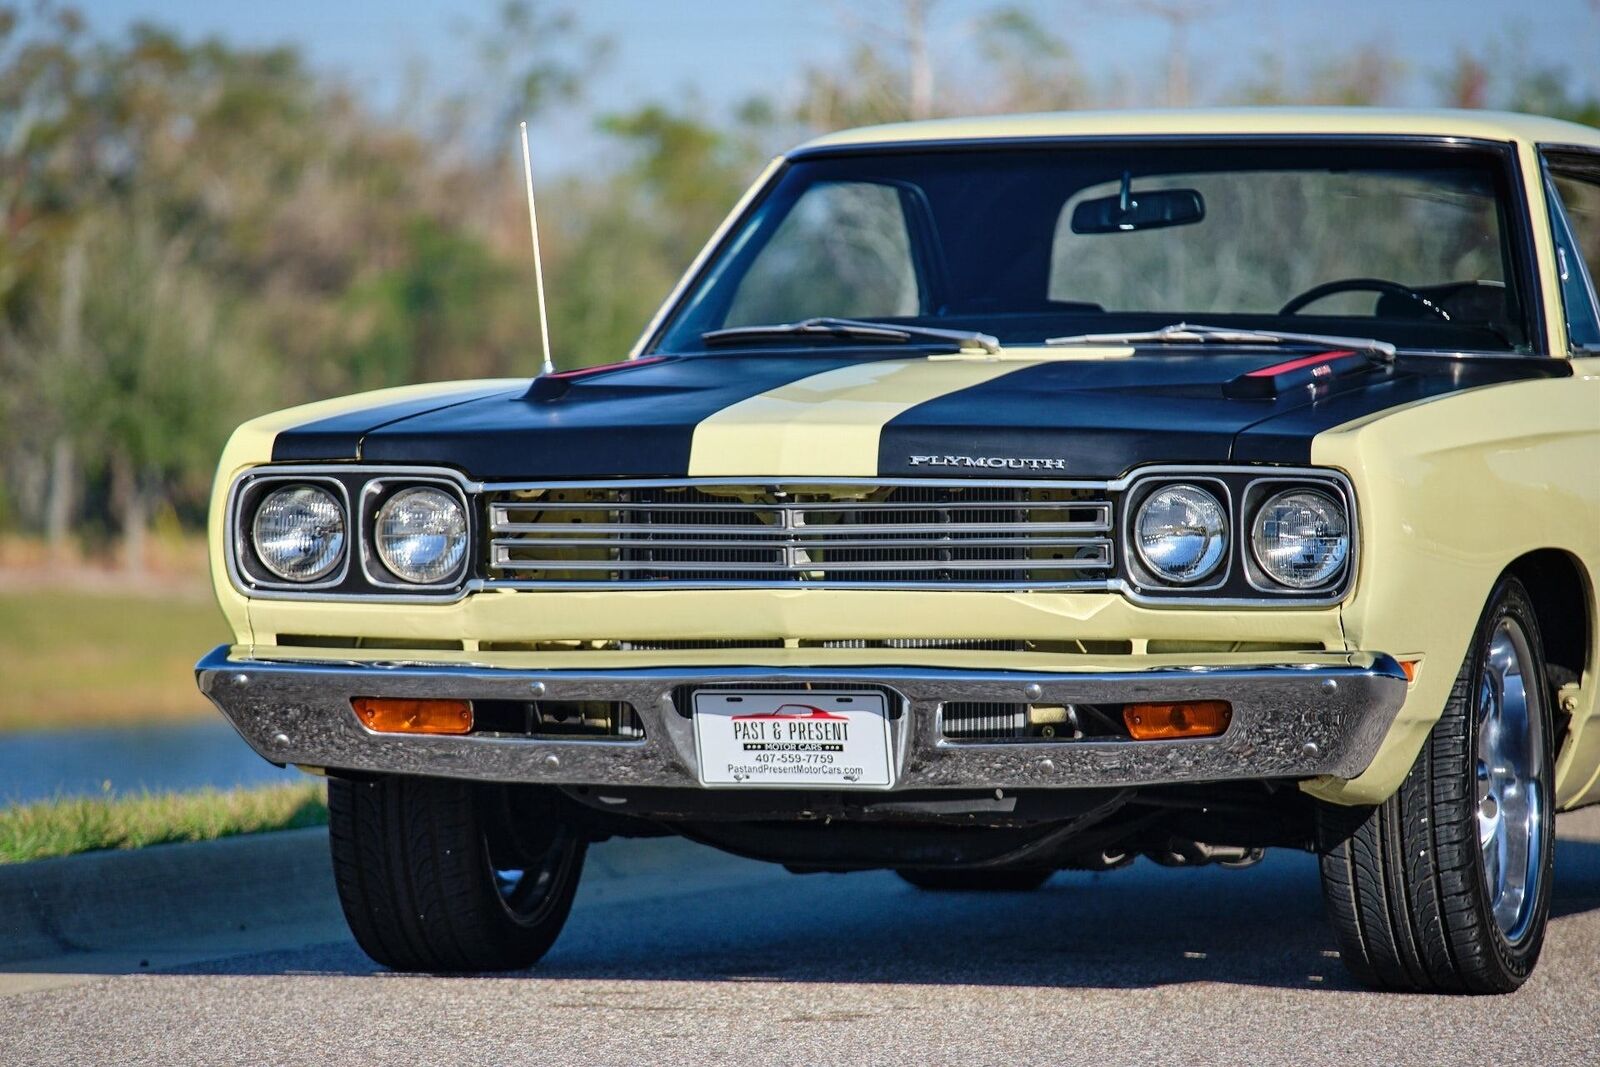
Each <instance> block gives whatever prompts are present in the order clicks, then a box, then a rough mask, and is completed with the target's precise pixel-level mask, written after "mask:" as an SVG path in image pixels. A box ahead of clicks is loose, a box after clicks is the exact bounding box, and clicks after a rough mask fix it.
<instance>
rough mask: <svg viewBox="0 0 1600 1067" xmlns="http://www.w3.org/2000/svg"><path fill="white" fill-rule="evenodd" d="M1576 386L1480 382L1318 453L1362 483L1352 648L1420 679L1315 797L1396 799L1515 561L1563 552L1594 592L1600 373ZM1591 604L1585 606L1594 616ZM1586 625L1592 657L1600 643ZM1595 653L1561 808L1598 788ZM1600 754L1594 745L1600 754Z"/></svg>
mask: <svg viewBox="0 0 1600 1067" xmlns="http://www.w3.org/2000/svg"><path fill="white" fill-rule="evenodd" d="M1589 363H1600V361H1597V360H1583V361H1575V365H1574V366H1575V370H1577V371H1578V373H1576V374H1574V375H1573V376H1572V377H1564V378H1554V379H1543V380H1537V381H1520V382H1512V383H1507V384H1504V385H1493V386H1485V387H1483V388H1480V389H1471V390H1466V391H1463V392H1459V393H1452V394H1449V395H1446V396H1443V397H1438V398H1434V399H1430V400H1424V401H1419V402H1417V403H1415V404H1410V405H1406V406H1404V407H1401V408H1396V409H1392V410H1390V411H1387V412H1384V413H1381V414H1379V415H1376V416H1372V417H1369V418H1366V419H1362V420H1359V421H1356V422H1351V423H1347V424H1345V425H1343V426H1337V427H1335V428H1333V429H1331V430H1328V431H1326V432H1324V433H1322V434H1319V435H1318V436H1317V437H1316V438H1315V439H1314V440H1313V441H1312V448H1311V458H1312V462H1313V463H1315V464H1317V465H1319V466H1329V467H1335V468H1338V469H1340V470H1343V471H1344V472H1345V473H1346V474H1348V475H1349V476H1350V478H1351V480H1352V482H1353V483H1354V485H1355V489H1356V495H1357V499H1358V500H1359V502H1360V510H1361V523H1362V529H1361V537H1362V552H1361V562H1360V571H1359V573H1358V575H1357V579H1356V587H1355V590H1354V593H1353V595H1352V596H1351V598H1350V599H1349V600H1348V601H1347V602H1346V604H1345V606H1344V609H1343V612H1342V618H1343V624H1344V628H1345V636H1346V639H1347V640H1348V641H1349V642H1350V645H1351V647H1355V648H1382V649H1384V650H1386V651H1388V652H1390V653H1392V654H1394V655H1395V656H1396V657H1398V658H1400V659H1402V660H1404V659H1417V660H1418V664H1417V671H1416V677H1415V680H1414V681H1413V683H1412V684H1411V687H1410V689H1409V691H1408V693H1407V697H1406V701H1405V704H1404V705H1403V706H1402V708H1401V709H1400V714H1399V715H1398V716H1397V717H1396V719H1395V722H1394V725H1393V727H1392V728H1391V730H1390V732H1389V736H1388V738H1387V739H1386V740H1385V742H1384V744H1383V746H1382V747H1381V748H1380V750H1379V753H1378V756H1377V758H1376V759H1375V760H1374V761H1373V763H1372V765H1371V766H1370V767H1369V768H1368V769H1367V770H1366V772H1365V773H1363V774H1362V775H1360V776H1359V777H1357V778H1355V779H1352V780H1350V781H1338V780H1332V779H1321V780H1318V781H1315V782H1311V783H1307V785H1306V787H1305V788H1306V789H1307V791H1308V792H1310V793H1312V794H1313V795H1315V796H1318V797H1321V798H1323V799H1326V800H1329V801H1333V802H1335V803H1340V804H1374V803H1378V802H1380V801H1382V800H1383V799H1385V798H1386V797H1388V796H1389V795H1390V794H1392V793H1393V792H1394V791H1395V790H1396V789H1397V788H1398V787H1399V785H1400V783H1401V781H1402V780H1403V779H1404V778H1405V775H1406V772H1407V771H1408V770H1409V769H1410V767H1411V765H1412V763H1414V762H1415V760H1416V757H1417V753H1418V751H1420V749H1421V747H1422V744H1423V742H1424V741H1425V740H1426V738H1427V736H1428V732H1429V731H1430V730H1431V729H1432V728H1433V724H1434V723H1435V722H1437V721H1438V718H1439V716H1440V714H1441V712H1442V711H1443V709H1444V705H1445V701H1446V700H1447V699H1448V696H1449V692H1450V687H1451V684H1452V683H1453V682H1454V680H1455V677H1456V675H1457V674H1458V673H1459V671H1460V669H1461V665H1462V663H1463V661H1464V660H1465V658H1466V655H1467V651H1468V647H1467V646H1468V643H1469V641H1470V639H1471V635H1472V633H1473V631H1474V629H1475V627H1476V624H1477V622H1478V618H1479V616H1480V615H1481V614H1482V612H1483V609H1484V606H1485V603H1486V601H1487V599H1488V597H1489V592H1490V590H1491V589H1492V587H1493V585H1494V583H1495V581H1496V579H1498V578H1499V576H1500V575H1501V574H1502V573H1503V572H1504V571H1505V569H1506V567H1507V566H1508V565H1509V564H1510V563H1511V562H1512V561H1513V560H1515V559H1517V558H1518V557H1519V556H1522V555H1524V554H1525V553H1528V552H1531V551H1534V550H1536V549H1542V548H1558V549H1562V550H1565V551H1566V552H1568V553H1570V554H1571V555H1572V556H1574V557H1576V558H1577V559H1578V561H1579V563H1580V565H1581V566H1582V567H1584V568H1585V569H1586V570H1587V572H1588V574H1589V576H1590V578H1591V581H1590V582H1589V587H1590V589H1591V590H1592V589H1593V587H1594V582H1593V580H1592V579H1593V576H1594V575H1596V574H1600V473H1597V466H1600V367H1596V368H1594V369H1593V370H1588V371H1587V373H1585V369H1586V368H1585V367H1584V366H1583V365H1585V364H1589ZM1592 617H1593V606H1592V605H1591V618H1592ZM1594 629H1595V628H1594V627H1591V645H1593V644H1594V642H1595V636H1594ZM1597 652H1600V649H1596V648H1593V647H1591V649H1590V650H1589V655H1588V669H1587V672H1586V677H1585V679H1584V683H1583V689H1582V692H1583V694H1585V696H1584V702H1585V703H1586V705H1587V706H1586V707H1580V709H1579V711H1578V713H1577V714H1575V715H1574V716H1573V723H1572V727H1573V729H1572V734H1571V735H1570V736H1569V741H1568V744H1567V746H1566V748H1565V750H1564V753H1563V758H1562V759H1561V760H1560V762H1559V763H1558V765H1557V778H1556V795H1557V801H1558V803H1560V804H1562V805H1563V806H1571V805H1573V804H1574V803H1575V802H1577V801H1578V800H1579V799H1580V798H1581V797H1582V796H1583V795H1585V794H1586V793H1588V792H1589V791H1590V789H1591V786H1592V782H1593V779H1594V778H1595V776H1596V771H1597V768H1596V767H1595V766H1592V765H1591V764H1593V763H1594V762H1595V761H1594V759H1593V758H1585V759H1582V760H1579V759H1573V758H1572V755H1573V753H1575V752H1577V751H1579V750H1580V749H1579V746H1578V745H1577V743H1576V742H1577V741H1578V739H1579V735H1580V734H1581V732H1583V731H1585V730H1589V729H1593V730H1597V731H1600V723H1597V722H1596V721H1595V720H1596V707H1595V700H1594V693H1595V690H1596V685H1595V681H1594V677H1593V675H1594V665H1595V663H1596V659H1597ZM1594 747H1595V746H1584V747H1583V750H1585V751H1588V750H1592V749H1593V748H1594Z"/></svg>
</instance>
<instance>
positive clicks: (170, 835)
mask: <svg viewBox="0 0 1600 1067" xmlns="http://www.w3.org/2000/svg"><path fill="white" fill-rule="evenodd" d="M326 798H327V791H326V789H325V788H324V786H323V783H321V782H302V783H297V784H295V785H279V786H267V787H265V788H260V789H234V790H226V791H220V790H216V789H203V790H200V791H198V792H193V793H146V794H143V795H138V796H126V797H68V798H63V799H60V800H46V801H41V802H39V803H35V804H21V805H17V806H16V807H11V808H0V863H25V862H27V861H29V860H39V859H46V858H48V857H51V856H71V855H75V854H77V853H79V852H96V851H99V850H101V849H112V848H143V847H145V846H146V845H163V844H169V843H172V842H176V841H212V840H215V839H217V838H219V837H233V836H235V835H237V834H254V833H261V832H264V831H267V830H294V829H298V828H300V827H303V826H326V825H327V823H328V805H327V799H326Z"/></svg>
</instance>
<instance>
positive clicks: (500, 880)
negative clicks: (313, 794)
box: [328, 777, 586, 972]
mask: <svg viewBox="0 0 1600 1067" xmlns="http://www.w3.org/2000/svg"><path fill="white" fill-rule="evenodd" d="M328 815H329V827H328V830H329V833H328V839H329V841H330V843H331V847H332V852H333V875H334V882H335V884H336V885H337V887H338V891H339V902H340V904H342V905H343V907H344V914H345V919H346V920H347V921H348V922H349V924H350V931H351V933H353V934H354V935H355V938H356V942H357V943H358V944H359V945H360V946H361V948H362V950H363V951H365V952H366V954H367V955H369V956H371V957H372V958H373V959H374V960H375V961H377V962H378V963H380V964H382V965H384V966H385V967H389V968H392V969H394V970H398V971H432V972H445V971H505V970H517V969H521V968H524V967H530V966H532V965H533V964H534V963H536V962H537V961H538V960H539V958H540V957H542V956H543V955H544V954H545V953H546V952H547V951H549V949H550V946H551V945H552V944H553V943H554V942H555V939H556V935H557V934H559V933H560V932H561V927H562V926H563V925H564V924H565V923H566V921H567V913H568V912H569V911H570V910H571V908H572V897H573V894H574V893H575V892H576V890H577V887H578V878H579V876H580V874H581V873H582V871H583V859H584V852H585V848H586V842H585V839H584V837H583V836H582V835H581V834H580V833H579V832H578V831H577V830H576V828H574V827H573V826H572V825H571V824H570V823H569V822H568V821H567V820H565V819H563V818H561V816H560V815H559V813H558V812H557V811H555V810H554V809H553V808H551V807H550V806H549V805H548V802H547V801H545V800H544V795H543V794H541V793H539V792H538V791H536V790H526V789H524V790H516V789H510V788H503V787H497V786H482V785H473V784H469V783H465V782H454V781H446V780H442V779H432V778H400V777H386V778H378V779H373V780H369V781H349V780H345V779H340V778H331V779H329V781H328ZM514 864H515V865H520V866H519V867H517V868H516V870H517V871H519V872H520V873H521V875H522V877H521V878H512V877H510V876H509V875H502V874H497V867H498V868H500V869H501V870H502V871H508V872H509V871H511V870H512V869H513V867H512V865H514Z"/></svg>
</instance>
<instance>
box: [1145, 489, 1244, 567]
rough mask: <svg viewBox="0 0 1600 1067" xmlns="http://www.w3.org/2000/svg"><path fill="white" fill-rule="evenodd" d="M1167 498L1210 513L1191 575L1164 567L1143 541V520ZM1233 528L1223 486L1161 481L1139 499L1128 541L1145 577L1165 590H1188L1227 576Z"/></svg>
mask: <svg viewBox="0 0 1600 1067" xmlns="http://www.w3.org/2000/svg"><path fill="white" fill-rule="evenodd" d="M1196 481H1198V479H1197V480H1196ZM1168 497H1177V498H1188V500H1189V501H1190V502H1191V504H1192V505H1193V506H1194V507H1195V510H1197V511H1200V512H1207V511H1209V512H1212V513H1213V515H1212V516H1211V517H1212V518H1213V520H1214V521H1213V524H1212V527H1211V529H1210V530H1209V531H1208V533H1207V534H1206V535H1205V536H1206V538H1207V540H1206V541H1204V542H1202V545H1203V547H1202V549H1201V551H1202V556H1201V563H1200V564H1198V565H1197V566H1196V568H1195V569H1193V570H1192V572H1190V573H1186V574H1175V573H1173V572H1172V571H1171V570H1170V569H1165V568H1163V567H1162V566H1161V564H1160V563H1159V562H1158V561H1157V559H1156V558H1155V557H1154V555H1153V551H1152V547H1151V546H1150V545H1149V544H1147V543H1146V540H1145V520H1146V518H1148V517H1149V512H1150V508H1151V507H1153V506H1156V505H1157V504H1158V503H1159V502H1160V501H1162V500H1163V499H1164V498H1168ZM1232 525H1233V524H1232V519H1231V516H1230V514H1229V508H1228V502H1227V493H1226V490H1225V489H1224V488H1223V487H1221V486H1213V487H1212V488H1207V487H1206V486H1204V485H1199V484H1196V482H1192V481H1168V482H1161V483H1159V484H1155V485H1152V486H1150V487H1149V490H1148V491H1147V492H1145V493H1143V494H1142V495H1141V496H1140V497H1139V500H1138V503H1137V505H1136V506H1135V507H1134V510H1133V514H1132V516H1131V517H1130V520H1129V541H1130V542H1131V543H1132V545H1133V549H1134V552H1135V554H1136V555H1137V556H1138V558H1139V563H1140V565H1141V566H1142V567H1143V568H1144V570H1145V573H1146V576H1147V577H1148V578H1150V579H1153V580H1154V581H1155V582H1156V583H1157V584H1159V585H1161V586H1164V587H1168V588H1176V589H1191V588H1194V587H1197V586H1204V585H1206V584H1207V583H1208V582H1213V581H1215V580H1216V579H1217V577H1218V575H1219V574H1225V573H1226V571H1227V569H1228V563H1229V556H1230V554H1231V551H1232V548H1233V531H1232Z"/></svg>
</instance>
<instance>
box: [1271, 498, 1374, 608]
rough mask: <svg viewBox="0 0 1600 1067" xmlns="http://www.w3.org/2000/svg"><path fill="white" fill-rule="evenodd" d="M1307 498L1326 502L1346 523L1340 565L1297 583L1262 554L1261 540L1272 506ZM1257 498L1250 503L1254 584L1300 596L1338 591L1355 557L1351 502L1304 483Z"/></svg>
mask: <svg viewBox="0 0 1600 1067" xmlns="http://www.w3.org/2000/svg"><path fill="white" fill-rule="evenodd" d="M1295 496H1306V497H1314V498H1318V499H1319V500H1321V501H1323V502H1324V503H1325V504H1326V505H1327V506H1328V507H1329V509H1330V510H1331V511H1333V512H1335V513H1336V514H1337V516H1338V518H1339V520H1340V521H1341V522H1342V523H1343V526H1344V531H1343V534H1342V537H1343V548H1342V551H1341V552H1340V553H1339V559H1338V563H1337V564H1336V565H1335V566H1334V568H1333V569H1332V570H1330V571H1328V572H1327V573H1326V574H1324V575H1322V576H1320V577H1318V578H1317V579H1316V580H1315V581H1310V582H1296V581H1293V580H1290V579H1289V578H1286V577H1284V576H1283V575H1282V574H1279V573H1277V572H1275V571H1274V570H1273V568H1272V567H1271V566H1270V565H1269V564H1268V562H1267V560H1266V559H1265V558H1264V557H1263V555H1262V545H1261V538H1262V532H1263V524H1264V523H1265V522H1266V521H1267V515H1268V510H1267V509H1269V508H1271V507H1272V506H1273V505H1275V504H1277V503H1279V502H1280V501H1283V500H1284V499H1285V498H1286V497H1295ZM1255 497H1256V499H1253V500H1252V501H1251V508H1250V511H1249V516H1250V522H1249V536H1248V542H1249V546H1250V548H1249V553H1248V570H1247V573H1249V575H1250V577H1251V581H1252V584H1255V585H1257V587H1258V588H1262V589H1263V590H1266V591H1278V592H1289V593H1293V594H1296V595H1301V596H1315V595H1317V594H1318V593H1319V592H1321V591H1323V590H1328V589H1335V588H1337V587H1338V586H1339V585H1341V584H1342V583H1343V581H1344V578H1345V575H1346V574H1347V573H1348V572H1349V570H1350V567H1351V560H1352V558H1353V557H1354V555H1355V543H1356V530H1355V524H1354V521H1353V517H1352V515H1351V512H1350V506H1349V504H1348V502H1347V501H1346V500H1345V499H1344V498H1343V495H1342V494H1340V493H1337V492H1332V491H1330V488H1329V487H1327V486H1322V485H1316V484H1305V483H1289V484H1284V485H1280V486H1273V487H1268V488H1265V491H1262V492H1258V493H1256V494H1255Z"/></svg>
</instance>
